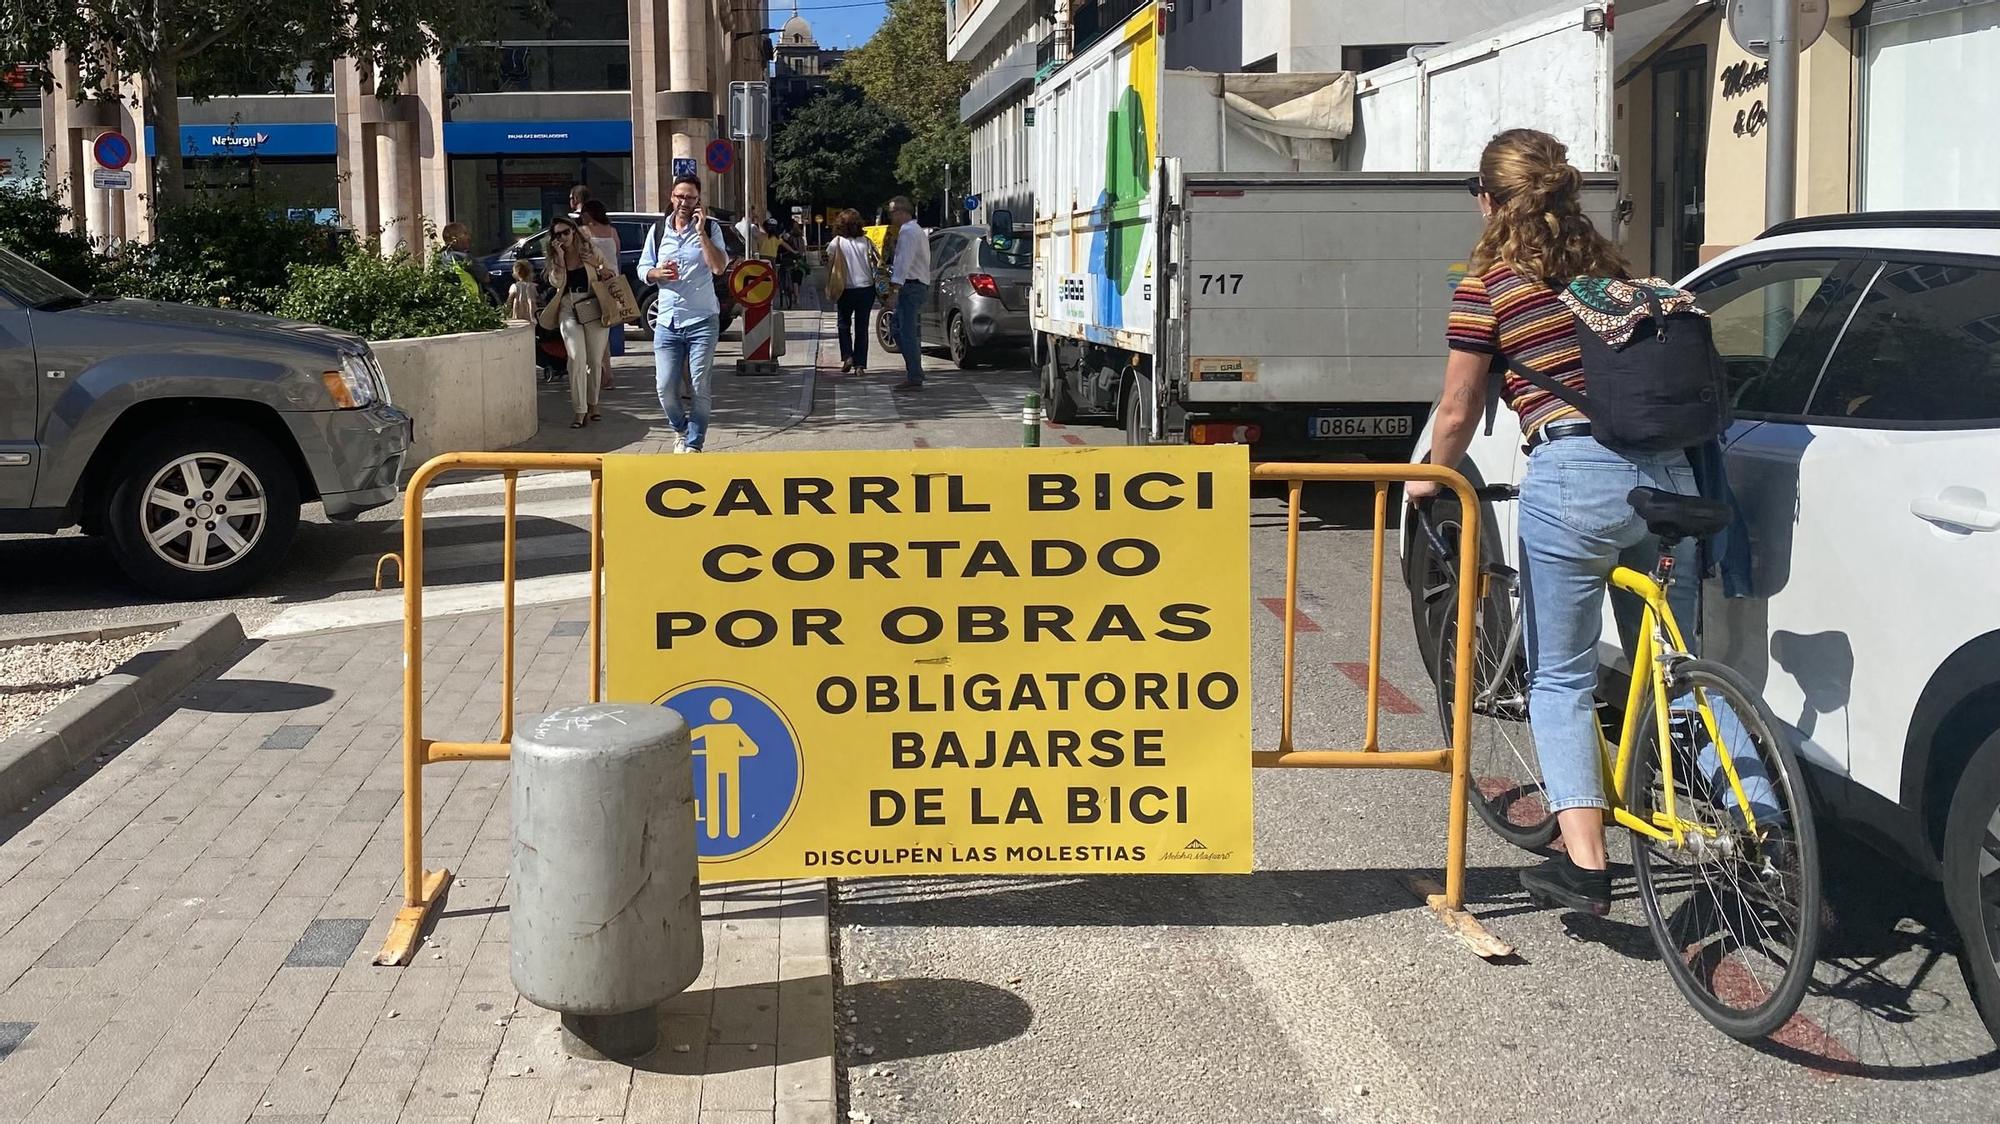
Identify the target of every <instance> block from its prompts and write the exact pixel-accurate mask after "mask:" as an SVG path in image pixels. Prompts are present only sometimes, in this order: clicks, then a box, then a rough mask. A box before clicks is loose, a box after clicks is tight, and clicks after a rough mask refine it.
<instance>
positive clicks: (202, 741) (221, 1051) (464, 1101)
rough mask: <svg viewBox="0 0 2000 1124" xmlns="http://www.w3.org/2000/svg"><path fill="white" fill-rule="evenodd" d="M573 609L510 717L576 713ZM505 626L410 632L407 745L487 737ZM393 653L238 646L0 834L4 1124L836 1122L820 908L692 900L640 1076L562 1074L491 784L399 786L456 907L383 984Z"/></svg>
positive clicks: (372, 648)
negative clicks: (679, 975)
mask: <svg viewBox="0 0 2000 1124" xmlns="http://www.w3.org/2000/svg"><path fill="white" fill-rule="evenodd" d="M584 620H585V612H584V607H583V606H582V605H581V604H575V603H569V604H551V605H540V606H534V607H530V608H526V609H523V610H522V611H521V613H520V615H519V620H518V622H517V625H518V634H517V635H518V641H517V643H518V648H517V652H516V659H517V668H518V673H519V675H520V681H519V687H518V693H517V699H518V706H519V713H520V714H523V715H526V714H532V713H536V712H538V711H541V710H545V709H550V708H552V707H554V706H560V705H563V704H566V703H569V702H573V701H580V700H581V699H583V698H584V697H585V690H584V686H585V676H586V675H587V666H588V665H587V658H588V653H587V652H586V650H585V642H584V632H585V625H584ZM499 632H500V620H499V615H498V614H497V613H490V612H489V613H477V614H472V615H466V616H461V617H456V618H449V619H439V620H433V621H432V622H431V623H430V626H429V628H428V629H427V635H428V639H427V652H428V657H427V660H426V692H427V693H426V723H427V727H426V733H428V734H430V735H431V736H433V737H444V738H452V739H461V738H464V739H483V738H488V737H492V736H495V735H496V734H497V725H498V719H497V710H498V699H499V697H500V695H499V691H500V687H499V683H498V678H499V660H500V635H499ZM400 697H401V628H400V625H399V624H391V625H380V626H374V627H369V628H358V629H352V630H348V631H342V632H332V633H319V634H312V635H306V636H300V637H295V638H290V639H284V640H275V641H267V642H263V643H261V644H252V645H249V646H247V647H246V649H245V652H244V654H243V655H242V657H241V658H240V659H239V660H238V661H237V662H236V663H235V664H234V665H233V666H230V667H228V668H227V669H226V670H225V671H223V672H222V673H221V674H220V675H219V676H218V677H215V678H211V679H206V680H203V681H200V682H198V683H197V684H196V685H195V686H194V687H193V688H191V689H190V690H189V691H188V692H187V693H185V694H183V695H182V696H181V697H179V698H177V699H176V700H175V701H174V702H173V703H172V704H170V705H169V706H168V707H167V708H165V709H163V710H162V711H160V712H157V713H155V714H153V715H150V716H148V717H147V718H146V719H144V720H142V723H141V724H140V725H139V726H137V727H134V728H133V729H131V730H128V731H127V732H126V736H127V738H128V740H129V744H127V745H125V747H124V748H123V749H122V751H118V752H115V753H113V754H112V755H110V756H109V757H108V758H107V759H104V760H102V761H101V763H100V764H99V765H98V766H97V767H96V768H95V769H94V771H90V770H86V771H85V775H76V776H73V777H72V778H71V779H70V781H69V782H68V786H67V788H66V789H65V790H58V791H52V792H49V793H45V794H43V796H42V797H40V798H39V799H38V800H37V802H36V803H35V804H34V805H32V806H30V807H29V808H27V809H24V810H22V811H20V812H11V811H10V814H8V815H7V816H5V817H4V818H0V840H4V842H0V1121H14V1120H31V1121H71V1120H75V1121H91V1120H120V1121H150V1120H157V1121H166V1120H179V1121H189V1122H197V1124H231V1122H241V1121H244V1120H246V1119H252V1118H254V1119H256V1120H260V1121H271V1122H276V1121H328V1122H331V1121H365V1122H375V1121H397V1120H402V1121H438V1122H443V1121H460V1122H476V1124H485V1122H488V1121H544V1120H552V1119H555V1120H560V1119H568V1118H577V1119H582V1120H601V1121H621V1120H622V1121H633V1122H639V1121H685V1122H689V1124H753V1122H766V1121H770V1122H799V1124H804V1122H808V1121H811V1122H815V1124H817V1122H822V1121H831V1120H832V1119H833V1118H834V1113H835V1109H834V1102H835V1097H836V1091H835V1086H834V1080H835V1078H834V1063H833V1057H832V1048H833V980H832V973H831V970H830V967H829V962H828V951H827V948H828V946H827V939H828V933H827V917H826V908H827V903H826V896H825V889H824V884H823V883H817V882H807V883H788V884H776V883H756V884H739V885H737V886H734V887H731V888H729V889H728V890H727V891H726V892H725V891H723V890H720V889H716V890H711V891H710V892H709V893H708V894H706V895H704V910H703V913H704V922H703V930H704V941H705V952H706V954H707V962H706V965H705V967H704V969H703V972H702V976H701V978H700V979H699V980H697V981H696V983H695V984H694V985H693V987H691V988H690V989H689V990H688V991H687V992H686V993H684V994H683V995H681V996H678V997H676V998H675V999H674V1000H672V1001H671V1002H670V1003H669V1004H668V1005H667V1007H666V1008H665V1010H664V1012H663V1034H662V1040H661V1046H660V1048H659V1050H658V1051H657V1052H656V1053H655V1054H654V1055H652V1056H651V1057H649V1058H647V1059H644V1060H643V1061H642V1062H641V1063H640V1064H639V1065H638V1066H636V1067H633V1066H625V1065H618V1064H613V1063H602V1062H587V1061H582V1060H579V1059H573V1058H568V1057H565V1056H563V1055H562V1053H561V1051H560V1048H559V1036H558V1033H557V1026H556V1019H555V1016H554V1015H553V1014H552V1013H550V1012H546V1011H543V1010H540V1009H538V1008H536V1007H534V1006H533V1005H532V1004H529V1003H528V1002H527V1001H526V1000H523V999H520V998H519V997H518V996H517V995H516V994H515V992H514V990H513V986H512V984H511V982H510V979H509V974H508V944H507V936H508V915H507V906H508V902H509V898H510V894H509V890H508V866H509V857H510V846H511V844H510V831H509V822H508V821H509V800H508V792H507V780H508V773H507V766H506V765H505V764H503V763H498V762H475V763H460V764H452V765H440V766H432V767H431V768H429V769H427V770H425V773H424V782H425V785H424V805H425V809H426V814H427V817H428V822H429V828H428V830H427V832H426V837H425V846H426V859H427V865H429V866H431V867H433V868H435V867H437V866H439V865H445V866H449V867H450V868H451V869H452V870H453V872H454V874H455V878H456V881H455V883H454V886H453V888H452V890H451V892H450V897H449V898H448V899H447V901H446V903H445V906H444V909H443V911H442V916H441V918H440V919H439V921H438V923H437V926H436V929H435V931H434V932H433V933H432V935H431V939H430V942H429V943H428V944H427V945H426V947H425V948H424V949H423V950H422V951H421V952H420V953H419V954H418V957H417V959H416V961H415V963H413V964H412V965H411V966H409V967H407V968H400V969H398V968H377V967H374V966H373V965H371V964H370V963H369V961H370V958H371V957H372V955H373V953H374V952H375V950H376V949H377V948H378V947H379V945H380V943H381V939H382V937H383V934H384V933H385V932H386V930H387V927H388V924H389V920H390V918H391V917H392V916H393V915H394V913H395V911H396V907H397V905H398V903H399V902H400V897H401V887H400V885H399V877H400V870H401V860H400V855H401V847H402V839H401V835H402V832H401V796H402V791H401V790H402V780H401V729H400V709H399V700H400Z"/></svg>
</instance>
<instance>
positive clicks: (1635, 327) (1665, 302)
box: [1507, 277, 1730, 453]
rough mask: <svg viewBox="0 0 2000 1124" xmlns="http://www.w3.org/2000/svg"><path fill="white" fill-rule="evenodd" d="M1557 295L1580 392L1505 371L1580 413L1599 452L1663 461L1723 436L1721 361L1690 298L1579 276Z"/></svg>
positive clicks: (1652, 283)
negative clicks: (1571, 332)
mask: <svg viewBox="0 0 2000 1124" xmlns="http://www.w3.org/2000/svg"><path fill="white" fill-rule="evenodd" d="M1561 296H1562V302H1563V305H1564V306H1565V307H1566V308H1568V309H1569V311H1570V314H1571V315H1572V316H1574V317H1576V338H1577V343H1578V344H1579V346H1580V347H1581V349H1582V352H1583V380H1584V386H1585V387H1587V388H1588V393H1586V394H1579V393H1578V392H1576V391H1575V390H1572V389H1570V388H1569V387H1568V386H1565V385H1564V384H1563V383H1561V382H1559V381H1557V380H1556V379H1553V378H1550V377H1549V376H1548V375H1545V374H1543V373H1542V372H1540V371H1537V370H1535V369H1534V368H1533V367H1529V366H1527V365H1525V364H1522V363H1517V362H1515V361H1513V360H1511V359H1510V360H1508V361H1507V366H1508V369H1510V370H1512V371H1513V372H1514V373H1515V374H1517V375H1520V376H1521V377H1522V378H1524V379H1527V380H1528V381H1529V382H1530V383H1533V384H1534V385H1535V386H1538V387H1540V388H1541V389H1543V390H1546V391H1548V392H1549V393H1550V394H1553V395H1555V396H1556V397H1557V398H1560V399H1561V400H1563V401H1564V402H1567V403H1569V404H1570V405H1572V406H1574V407H1576V408H1577V409H1578V410H1581V411H1583V416H1584V417H1586V418H1588V419H1590V428H1591V436H1593V437H1595V438H1596V439H1597V441H1598V443H1599V444H1601V445H1603V446H1604V447H1605V448H1607V449H1615V450H1618V451H1620V452H1627V453H1666V452H1672V451H1673V450H1676V449H1686V448H1689V447H1690V446H1694V445H1699V444H1701V443H1702V442H1704V441H1708V440H1710V439H1712V438H1715V437H1719V436H1721V435H1722V433H1723V431H1724V430H1726V429H1728V428H1729V421H1730V418H1729V394H1728V386H1727V382H1726V379H1725V377H1724V369H1723V364H1722V356H1721V354H1720V353H1718V352H1717V351H1716V350H1715V336H1714V333H1713V331H1712V329H1711V328H1710V325H1709V322H1708V315H1707V314H1706V313H1704V312H1702V311H1701V310H1700V309H1699V308H1696V307H1695V303H1694V294H1692V293H1689V292H1687V291H1685V290H1683V289H1677V288H1675V287H1674V286H1673V285H1671V284H1668V283H1667V282H1665V281H1662V280H1660V279H1658V278H1655V277H1647V278H1641V279H1639V280H1636V281H1625V280H1622V279H1612V278H1603V277H1580V278H1578V279H1576V280H1575V281H1572V282H1570V284H1569V285H1568V287H1566V288H1565V289H1564V290H1563V292H1562V294H1561Z"/></svg>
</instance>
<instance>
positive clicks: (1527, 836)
mask: <svg viewBox="0 0 2000 1124" xmlns="http://www.w3.org/2000/svg"><path fill="white" fill-rule="evenodd" d="M1512 589H1513V586H1512V583H1511V579H1510V578H1509V577H1506V576H1503V575H1498V574H1496V575H1493V576H1492V577H1491V579H1490V580H1489V581H1488V582H1487V590H1488V592H1487V594H1486V596H1485V597H1482V598H1481V599H1480V601H1479V604H1478V607H1477V608H1476V609H1475V610H1474V616H1473V620H1474V622H1475V623H1476V625H1477V632H1476V634H1475V635H1474V636H1473V638H1472V663H1471V668H1472V728H1471V746H1470V748H1469V750H1468V752H1467V764H1468V766H1469V769H1468V771H1469V773H1470V776H1468V777H1467V778H1466V779H1467V785H1466V799H1468V800H1470V801H1471V802H1472V809H1473V811H1475V812H1478V813H1479V818H1480V819H1482V820H1484V821H1486V826H1487V827H1489V828H1492V829H1493V833H1494V834H1496V835H1498V836H1499V837H1500V838H1502V839H1505V840H1506V841H1507V842H1509V843H1512V844H1514V845H1515V846H1517V847H1522V848H1525V849H1527V850H1531V851H1532V850H1534V849H1536V848H1538V847H1545V846H1547V845H1548V842H1549V840H1551V839H1553V838H1555V834H1556V817H1555V813H1553V812H1551V811H1549V805H1548V799H1547V794H1546V790H1545V789H1544V788H1543V785H1542V770H1541V762H1540V761H1539V760H1538V759H1537V758H1536V756H1535V739H1534V735H1533V734H1532V733H1530V732H1529V729H1528V660H1527V654H1526V651H1525V649H1524V648H1523V647H1522V644H1523V641H1522V632H1521V630H1520V627H1519V625H1518V623H1517V622H1519V620H1520V607H1521V606H1520V601H1519V599H1518V598H1516V597H1514V596H1513V595H1512ZM1457 680H1458V603H1457V601H1456V600H1454V599H1451V598H1447V599H1446V604H1445V606H1444V608H1443V609H1442V611H1440V612H1439V614H1438V623H1437V675H1436V676H1435V677H1434V678H1433V680H1432V681H1433V682H1434V683H1436V684H1437V704H1438V718H1439V721H1440V722H1441V724H1442V725H1443V727H1444V736H1445V740H1446V741H1447V742H1449V741H1450V740H1451V709H1452V693H1453V691H1454V690H1456V688H1457Z"/></svg>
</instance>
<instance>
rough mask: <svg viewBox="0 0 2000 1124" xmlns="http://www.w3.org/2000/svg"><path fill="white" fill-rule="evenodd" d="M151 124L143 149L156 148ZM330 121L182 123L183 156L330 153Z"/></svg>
mask: <svg viewBox="0 0 2000 1124" xmlns="http://www.w3.org/2000/svg"><path fill="white" fill-rule="evenodd" d="M155 132H156V130H155V129H154V128H153V127H152V126H150V125H149V126H147V127H146V151H147V153H149V154H154V153H157V152H158V151H159V149H158V148H157V147H156V145H157V143H158V141H157V138H156V136H155V135H154V134H155ZM333 150H334V130H333V123H332V122H330V121H328V122H324V123H321V122H307V123H300V122H288V123H285V124H274V125H246V124H242V123H240V122H239V123H232V124H225V125H182V126H181V155H183V156H332V155H333Z"/></svg>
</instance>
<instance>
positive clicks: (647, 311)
mask: <svg viewBox="0 0 2000 1124" xmlns="http://www.w3.org/2000/svg"><path fill="white" fill-rule="evenodd" d="M639 322H640V323H641V324H643V325H645V327H646V334H647V335H649V336H650V335H652V334H653V333H654V332H655V331H657V330H658V329H659V327H660V291H659V290H658V289H654V290H653V291H652V292H650V293H647V294H646V302H645V303H644V304H642V305H640V306H639ZM727 326H728V325H727V323H726V322H725V324H724V327H727Z"/></svg>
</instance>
